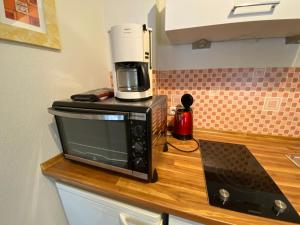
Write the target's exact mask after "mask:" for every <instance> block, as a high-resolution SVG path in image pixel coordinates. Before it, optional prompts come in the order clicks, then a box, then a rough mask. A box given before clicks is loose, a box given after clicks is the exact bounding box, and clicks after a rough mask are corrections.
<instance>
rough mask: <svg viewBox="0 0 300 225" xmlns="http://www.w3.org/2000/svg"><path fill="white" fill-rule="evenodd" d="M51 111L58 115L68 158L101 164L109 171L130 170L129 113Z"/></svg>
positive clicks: (59, 127) (57, 118) (58, 123)
mask: <svg viewBox="0 0 300 225" xmlns="http://www.w3.org/2000/svg"><path fill="white" fill-rule="evenodd" d="M48 111H49V113H51V114H53V115H55V118H56V121H57V126H58V130H59V135H60V139H61V143H62V145H63V150H64V153H65V154H66V156H70V158H71V157H73V159H74V157H77V158H78V159H81V161H82V160H88V161H91V162H93V164H95V163H99V166H101V165H105V166H101V167H106V168H107V166H109V165H110V166H114V167H118V168H123V169H129V168H130V165H129V161H130V160H129V151H128V149H130V148H129V147H128V143H129V140H128V139H129V137H128V133H129V132H128V129H129V127H128V113H126V112H108V111H100V110H88V111H86V110H84V111H82V112H79V111H76V112H73V111H72V112H70V111H61V110H56V109H53V108H50V109H49V110H48ZM79 161H80V160H79ZM100 164H101V165H100Z"/></svg>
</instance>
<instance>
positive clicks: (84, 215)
mask: <svg viewBox="0 0 300 225" xmlns="http://www.w3.org/2000/svg"><path fill="white" fill-rule="evenodd" d="M56 186H57V188H58V192H59V195H60V198H61V201H62V204H63V207H64V210H65V213H66V216H67V218H68V221H69V224H70V225H161V224H162V217H161V215H160V214H157V213H153V212H149V211H146V210H143V209H140V208H137V207H133V206H130V205H127V204H124V203H121V202H118V201H115V200H112V199H108V198H104V197H102V196H99V195H96V194H93V193H89V192H86V191H83V190H80V189H77V188H73V187H70V186H67V185H64V184H60V183H56Z"/></svg>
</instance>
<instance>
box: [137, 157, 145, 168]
mask: <svg viewBox="0 0 300 225" xmlns="http://www.w3.org/2000/svg"><path fill="white" fill-rule="evenodd" d="M134 167H135V168H136V169H144V168H145V167H146V164H145V162H144V160H143V158H142V157H138V158H136V159H135V160H134Z"/></svg>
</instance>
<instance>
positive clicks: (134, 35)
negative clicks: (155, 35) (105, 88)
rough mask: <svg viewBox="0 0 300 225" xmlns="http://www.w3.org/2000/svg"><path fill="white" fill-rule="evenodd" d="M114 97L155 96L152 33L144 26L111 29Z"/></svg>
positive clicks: (121, 26)
mask: <svg viewBox="0 0 300 225" xmlns="http://www.w3.org/2000/svg"><path fill="white" fill-rule="evenodd" d="M110 38H111V49H112V59H113V60H112V61H113V71H112V73H113V83H114V94H115V97H116V98H117V99H119V100H124V101H140V100H146V99H149V98H151V97H152V43H151V42H152V30H151V29H149V28H147V27H146V25H141V24H122V25H118V26H114V27H112V28H111V30H110Z"/></svg>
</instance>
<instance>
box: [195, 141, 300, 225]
mask: <svg viewBox="0 0 300 225" xmlns="http://www.w3.org/2000/svg"><path fill="white" fill-rule="evenodd" d="M200 148H201V155H202V161H203V165H204V173H205V179H206V186H207V193H208V198H209V204H210V205H213V206H216V207H220V208H224V209H228V210H233V211H238V212H242V213H247V214H252V215H256V216H261V217H267V218H271V219H276V220H283V221H288V222H293V223H299V224H300V217H299V215H298V213H297V212H296V210H295V209H294V208H293V206H292V205H291V203H290V202H289V201H288V199H287V198H286V197H285V196H284V194H283V193H282V192H281V191H280V189H279V188H278V187H277V185H276V184H275V183H274V181H273V180H272V178H271V177H270V176H269V175H268V174H267V172H266V171H265V170H264V168H263V167H262V166H261V165H260V164H259V162H258V161H257V160H256V159H255V157H254V156H253V155H252V154H251V152H250V151H249V150H248V149H247V147H246V146H244V145H238V144H229V143H222V142H214V141H204V140H200Z"/></svg>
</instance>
